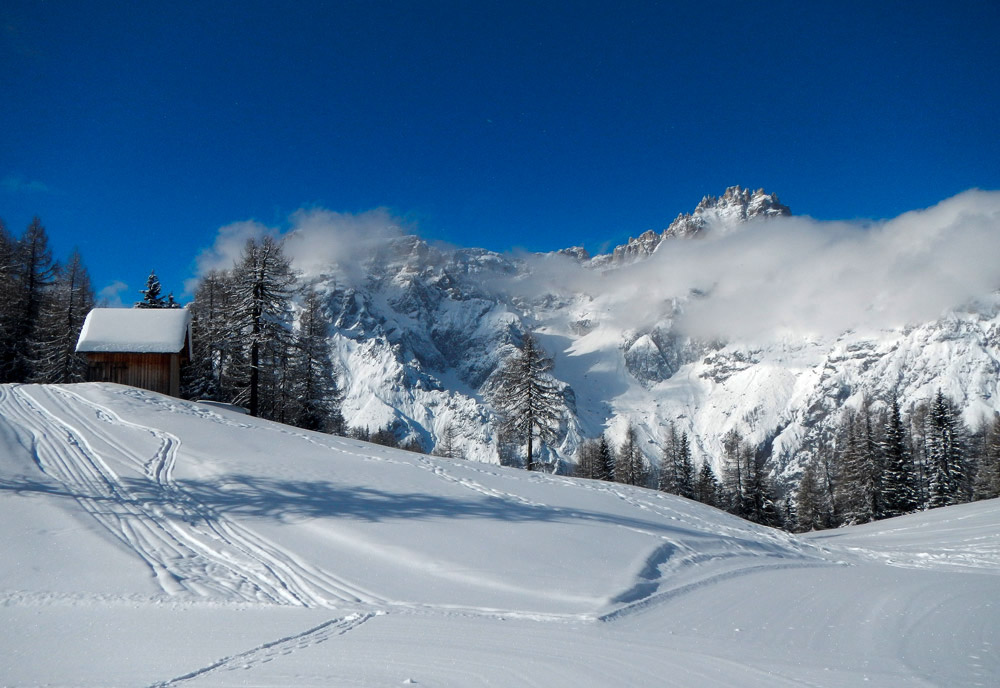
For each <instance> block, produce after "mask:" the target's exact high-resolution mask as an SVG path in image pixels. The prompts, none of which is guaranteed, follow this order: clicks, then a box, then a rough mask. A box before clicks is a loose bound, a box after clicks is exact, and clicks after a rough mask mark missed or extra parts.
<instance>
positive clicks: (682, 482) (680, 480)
mask: <svg viewBox="0 0 1000 688" xmlns="http://www.w3.org/2000/svg"><path fill="white" fill-rule="evenodd" d="M676 475H677V494H679V495H680V496H681V497H687V498H688V499H693V498H694V461H692V459H691V443H690V442H689V441H688V435H687V433H686V432H685V433H682V434H681V439H680V445H679V447H678V452H677V469H676Z"/></svg>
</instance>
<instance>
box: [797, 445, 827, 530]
mask: <svg viewBox="0 0 1000 688" xmlns="http://www.w3.org/2000/svg"><path fill="white" fill-rule="evenodd" d="M817 463H818V461H817V460H816V459H813V460H811V461H809V462H808V463H806V465H805V468H803V470H802V478H801V479H800V480H799V487H798V490H796V493H795V512H796V530H798V531H799V532H806V531H810V530H822V529H823V528H824V527H825V526H826V524H825V520H826V519H825V513H824V512H825V511H826V510H825V508H824V501H825V500H824V494H823V488H822V487H821V485H820V480H819V475H818V470H817Z"/></svg>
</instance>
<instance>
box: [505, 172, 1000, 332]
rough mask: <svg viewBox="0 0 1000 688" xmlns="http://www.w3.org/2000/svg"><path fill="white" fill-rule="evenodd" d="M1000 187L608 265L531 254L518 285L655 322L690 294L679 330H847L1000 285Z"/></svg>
mask: <svg viewBox="0 0 1000 688" xmlns="http://www.w3.org/2000/svg"><path fill="white" fill-rule="evenodd" d="M997 255H1000V192H988V191H968V192H965V193H963V194H960V195H958V196H955V197H953V198H950V199H948V200H946V201H943V202H941V203H939V204H938V205H936V206H934V207H932V208H928V209H926V210H919V211H913V212H909V213H905V214H904V215H901V216H900V217H897V218H895V219H892V220H889V221H885V222H880V223H859V222H820V221H816V220H813V219H810V218H808V217H790V218H780V219H773V220H767V221H761V222H753V223H749V224H747V225H744V226H742V227H740V228H739V229H737V230H736V231H731V232H727V233H721V234H719V235H715V236H712V235H711V234H710V235H708V236H707V237H705V238H704V239H699V240H671V241H667V242H665V243H663V244H661V246H660V247H659V249H658V250H657V251H656V253H654V254H653V256H652V257H650V258H649V259H648V260H645V261H641V262H639V263H636V264H634V265H631V266H628V267H624V268H621V269H617V270H611V271H608V272H606V273H603V274H599V273H595V272H594V271H592V270H589V269H586V268H583V267H581V266H579V265H577V264H575V263H574V262H573V261H571V260H568V259H563V258H562V257H561V256H536V257H532V258H530V259H529V261H530V263H531V265H532V276H531V277H530V278H528V279H522V280H520V281H519V282H518V283H516V284H510V283H508V284H507V285H506V286H505V288H508V289H512V290H514V289H516V290H517V292H518V293H519V294H531V293H538V292H540V291H541V292H551V293H556V294H560V293H562V294H567V293H573V292H583V293H586V294H589V295H591V296H593V297H594V298H595V308H597V309H598V310H599V313H597V314H596V315H598V316H599V317H600V319H601V320H602V321H604V322H606V323H608V324H613V325H615V326H617V327H619V328H621V329H639V328H643V327H649V326H651V325H653V324H654V323H656V322H657V321H659V320H661V319H663V318H664V317H666V316H667V315H668V314H669V313H670V309H671V303H672V301H673V299H675V298H677V297H682V298H683V297H688V296H689V295H691V294H692V293H693V292H698V293H699V294H700V295H699V296H696V297H691V298H689V299H687V300H686V303H685V305H684V313H683V315H682V316H681V317H680V319H679V321H678V322H677V323H676V327H677V328H678V329H679V330H680V331H682V332H684V333H687V334H691V335H695V336H701V337H730V338H733V337H735V338H750V339H753V338H762V339H768V338H770V337H773V336H774V335H775V334H777V333H782V332H794V333H798V334H803V335H811V334H837V333H841V332H844V331H846V330H849V329H863V330H874V329H880V328H885V327H896V326H902V325H905V324H908V323H914V322H920V321H926V320H929V319H933V318H936V317H938V316H940V315H941V314H942V313H943V312H944V311H947V310H949V309H952V308H956V307H960V306H962V305H963V304H965V303H967V302H969V301H970V300H972V299H976V298H980V297H985V296H987V295H989V294H990V293H992V292H993V291H995V290H997V289H1000V261H997V260H996V256H997Z"/></svg>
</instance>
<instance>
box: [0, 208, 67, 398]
mask: <svg viewBox="0 0 1000 688" xmlns="http://www.w3.org/2000/svg"><path fill="white" fill-rule="evenodd" d="M55 275H56V264H55V262H54V261H53V259H52V251H51V250H49V239H48V235H47V234H46V232H45V227H44V226H43V225H42V222H41V220H40V219H38V218H37V217H35V218H34V219H33V220H32V221H31V224H29V225H28V228H27V229H26V230H25V231H24V234H23V235H22V236H21V238H20V239H19V240H18V241H17V243H16V245H15V246H14V252H13V260H12V265H11V279H10V285H9V287H10V293H9V299H10V301H9V302H8V304H7V308H6V309H5V310H6V313H7V316H8V317H7V323H6V327H5V328H4V329H5V330H6V332H5V335H6V336H7V337H8V339H7V340H6V342H5V344H6V346H4V347H3V350H2V351H0V354H2V358H0V382H24V381H25V380H28V379H31V378H32V377H33V376H34V365H33V361H34V359H35V351H36V349H37V347H38V345H39V343H40V342H39V341H38V327H39V321H40V316H41V314H42V311H43V309H44V308H45V307H46V303H47V301H48V299H49V298H50V294H49V289H50V287H51V286H52V284H53V283H54V282H55Z"/></svg>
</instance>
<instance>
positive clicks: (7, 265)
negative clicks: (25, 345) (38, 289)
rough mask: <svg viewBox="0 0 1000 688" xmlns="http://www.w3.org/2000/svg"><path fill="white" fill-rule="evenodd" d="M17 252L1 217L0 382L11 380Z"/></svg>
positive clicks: (15, 318) (13, 240)
mask: <svg viewBox="0 0 1000 688" xmlns="http://www.w3.org/2000/svg"><path fill="white" fill-rule="evenodd" d="M16 252H17V241H16V240H15V239H14V237H13V236H11V234H10V232H9V231H8V230H7V225H6V224H5V223H4V222H3V220H2V219H0V382H8V381H10V380H9V378H8V366H9V362H10V361H11V360H12V358H13V349H14V336H15V335H14V332H15V325H16V321H17V314H16V310H15V306H16V305H17V298H16V294H17V290H16V288H15V286H16V279H15V267H16Z"/></svg>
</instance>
